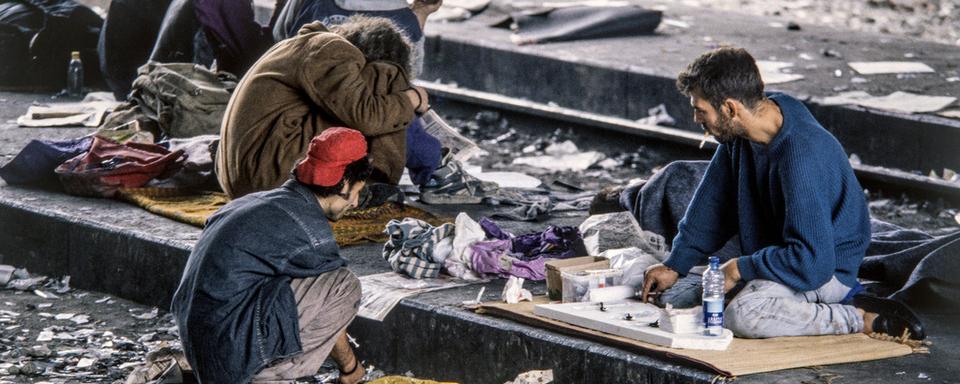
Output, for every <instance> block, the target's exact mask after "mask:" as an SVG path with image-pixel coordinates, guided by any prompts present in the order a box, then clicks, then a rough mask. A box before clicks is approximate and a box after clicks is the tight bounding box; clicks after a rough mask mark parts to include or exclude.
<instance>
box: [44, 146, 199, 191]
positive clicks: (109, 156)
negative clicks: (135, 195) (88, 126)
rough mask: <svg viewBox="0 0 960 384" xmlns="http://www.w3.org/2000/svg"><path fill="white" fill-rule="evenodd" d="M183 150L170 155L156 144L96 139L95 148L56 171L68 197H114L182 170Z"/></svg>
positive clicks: (68, 161)
mask: <svg viewBox="0 0 960 384" xmlns="http://www.w3.org/2000/svg"><path fill="white" fill-rule="evenodd" d="M184 160H185V156H184V154H183V150H177V151H173V152H170V151H169V150H167V149H166V148H164V147H161V146H159V145H156V144H140V143H127V144H120V143H118V142H115V141H113V140H110V139H105V138H102V137H99V136H97V137H94V139H93V145H91V146H90V150H89V151H87V152H86V153H83V154H80V155H78V156H76V157H74V158H72V159H70V160H67V161H66V162H65V163H63V164H60V166H59V167H57V169H56V173H57V176H59V178H60V182H61V183H62V184H63V187H64V189H65V190H66V191H67V193H70V194H74V195H80V196H101V197H112V196H113V195H114V194H116V192H117V190H118V189H120V188H137V187H141V186H143V185H144V184H146V183H147V182H149V181H150V180H151V179H154V178H158V179H164V178H166V177H167V176H170V175H172V174H173V173H175V172H176V171H177V170H179V169H180V166H181V165H182V163H183V161H184Z"/></svg>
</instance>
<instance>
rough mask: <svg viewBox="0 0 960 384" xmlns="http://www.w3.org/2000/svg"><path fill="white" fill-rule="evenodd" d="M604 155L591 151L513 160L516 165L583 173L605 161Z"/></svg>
mask: <svg viewBox="0 0 960 384" xmlns="http://www.w3.org/2000/svg"><path fill="white" fill-rule="evenodd" d="M603 157H604V156H603V154H602V153H600V152H595V151H590V152H582V153H577V154H574V155H562V156H531V157H518V158H516V159H513V164H514V165H529V166H532V167H537V168H543V169H547V170H550V171H582V170H585V169H587V168H589V167H590V166H591V165H593V164H595V163H597V162H598V161H600V160H603Z"/></svg>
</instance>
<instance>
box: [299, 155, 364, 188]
mask: <svg viewBox="0 0 960 384" xmlns="http://www.w3.org/2000/svg"><path fill="white" fill-rule="evenodd" d="M372 170H373V166H372V165H371V164H370V158H369V157H367V156H364V157H363V158H362V159H360V160H357V161H354V162H352V163H350V164H347V168H346V169H345V170H344V171H343V178H341V179H340V182H339V183H337V185H334V186H330V187H321V186H318V185H312V184H306V183H303V182H301V181H300V180H299V179H297V182H300V183H301V184H303V185H305V186H306V187H307V188H309V189H310V190H311V191H313V193H316V194H317V195H319V196H320V197H327V196H333V195H339V194H340V193H341V191H343V187H344V185H349V186H350V187H353V185H354V184H356V183H359V182H361V181H367V179H368V178H369V177H370V172H371V171H372ZM293 178H294V179H296V178H297V176H296V174H294V175H293Z"/></svg>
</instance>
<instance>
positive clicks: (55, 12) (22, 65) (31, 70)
mask: <svg viewBox="0 0 960 384" xmlns="http://www.w3.org/2000/svg"><path fill="white" fill-rule="evenodd" d="M102 23H103V19H102V18H100V16H99V15H97V14H96V13H95V12H93V10H91V9H90V8H87V7H86V6H83V5H81V4H79V3H77V2H76V1H74V0H0V52H2V53H3V59H2V60H0V86H4V87H15V88H31V89H45V90H60V89H63V88H64V87H65V85H66V82H67V65H68V64H69V63H70V52H72V51H79V52H80V58H81V60H83V63H84V80H85V84H86V85H87V86H88V87H96V86H100V85H102V83H103V77H102V76H101V75H100V71H99V64H98V58H97V38H98V35H99V34H100V26H101V24H102ZM8 52H9V54H8Z"/></svg>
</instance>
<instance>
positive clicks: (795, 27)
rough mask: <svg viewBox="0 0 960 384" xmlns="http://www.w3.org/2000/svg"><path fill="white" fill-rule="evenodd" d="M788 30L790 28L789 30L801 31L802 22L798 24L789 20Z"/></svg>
mask: <svg viewBox="0 0 960 384" xmlns="http://www.w3.org/2000/svg"><path fill="white" fill-rule="evenodd" d="M787 30H788V31H799V30H800V24H797V23H796V22H794V21H791V22H788V23H787Z"/></svg>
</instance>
